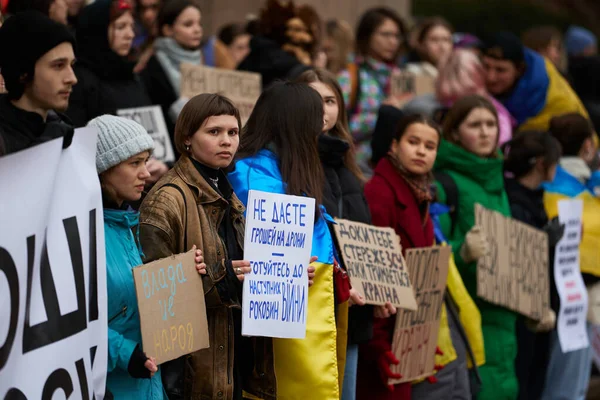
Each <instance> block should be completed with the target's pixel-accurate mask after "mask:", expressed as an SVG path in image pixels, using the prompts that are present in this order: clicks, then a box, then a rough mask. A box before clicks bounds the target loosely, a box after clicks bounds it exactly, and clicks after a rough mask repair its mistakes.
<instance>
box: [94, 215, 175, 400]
mask: <svg viewBox="0 0 600 400" xmlns="http://www.w3.org/2000/svg"><path fill="white" fill-rule="evenodd" d="M138 223H139V213H137V212H134V211H124V210H113V209H105V210H104V236H105V242H106V286H107V292H108V375H107V377H106V386H107V387H108V390H110V392H111V393H112V394H113V395H114V397H115V399H128V400H133V399H140V400H142V399H143V400H146V399H150V400H158V399H166V396H163V386H162V382H161V378H160V369H159V371H158V372H157V373H156V374H154V377H152V378H151V379H136V378H133V377H131V376H130V375H129V373H128V372H127V366H128V365H129V359H130V358H131V354H132V353H133V350H134V349H135V347H136V346H137V345H138V344H139V345H140V347H141V345H142V333H141V328H140V316H139V312H138V305H137V298H136V295H135V285H134V283H133V273H132V269H133V267H137V266H138V265H141V264H142V258H141V256H140V254H141V250H140V248H139V246H138V244H137V241H136V240H135V238H134V236H133V233H132V230H131V229H132V228H133V227H136V226H137V225H138Z"/></svg>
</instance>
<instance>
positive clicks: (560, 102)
mask: <svg viewBox="0 0 600 400" xmlns="http://www.w3.org/2000/svg"><path fill="white" fill-rule="evenodd" d="M525 64H526V69H525V72H524V74H523V76H522V77H521V78H520V79H519V82H518V83H517V85H516V87H515V89H514V90H513V92H512V93H511V95H510V96H509V97H508V98H506V99H504V100H503V101H502V103H503V104H504V106H505V107H506V109H507V110H508V111H509V112H510V113H511V115H512V116H513V117H514V118H515V119H516V120H517V123H518V125H519V130H543V131H546V130H548V127H549V124H550V120H551V119H552V118H553V117H556V116H559V115H563V114H567V113H578V114H581V115H583V116H585V117H586V118H587V117H588V113H587V111H586V110H585V107H584V106H583V104H582V103H581V100H579V97H577V94H575V92H574V91H573V89H572V88H571V86H570V85H569V83H568V82H567V81H566V80H565V78H563V77H562V75H561V74H560V72H559V71H558V70H557V69H556V67H555V66H554V65H553V64H552V62H550V61H549V60H547V59H545V58H544V57H542V56H541V55H539V54H538V53H536V52H534V51H532V50H530V49H525Z"/></svg>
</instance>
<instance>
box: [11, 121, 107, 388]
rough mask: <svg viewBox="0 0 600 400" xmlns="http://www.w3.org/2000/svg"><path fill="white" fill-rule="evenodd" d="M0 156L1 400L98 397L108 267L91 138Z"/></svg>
mask: <svg viewBox="0 0 600 400" xmlns="http://www.w3.org/2000/svg"><path fill="white" fill-rule="evenodd" d="M62 141H63V140H62V139H56V140H53V141H51V142H48V143H44V144H40V145H38V146H35V147H33V148H31V149H28V150H24V151H22V152H18V153H15V154H11V155H8V156H5V157H0V194H1V195H0V398H1V399H43V400H46V399H48V400H50V399H58V398H63V399H64V398H68V399H70V400H72V399H86V400H87V399H92V398H96V399H102V398H103V397H104V391H105V387H106V371H107V357H108V350H107V322H106V260H105V250H104V225H103V215H102V201H101V195H100V184H99V182H98V175H97V173H96V163H95V160H96V131H95V130H94V129H90V128H85V129H80V130H77V131H76V133H75V136H74V138H73V142H72V144H71V145H70V146H69V147H68V148H67V149H64V150H63V149H62Z"/></svg>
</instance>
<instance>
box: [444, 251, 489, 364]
mask: <svg viewBox="0 0 600 400" xmlns="http://www.w3.org/2000/svg"><path fill="white" fill-rule="evenodd" d="M446 285H447V288H448V291H449V292H450V295H451V296H452V298H453V299H454V302H455V303H456V305H457V306H458V309H459V311H460V313H459V318H460V323H461V324H462V326H463V329H464V330H465V333H466V335H467V339H468V340H469V344H470V345H471V349H472V350H473V356H474V357H475V361H476V363H477V366H481V365H483V364H485V351H484V348H483V332H482V331H481V314H480V313H479V309H478V308H477V306H476V305H475V302H474V301H473V299H472V298H471V296H470V295H469V292H467V288H466V287H465V284H464V283H463V280H462V278H461V277H460V273H459V272H458V268H456V264H455V263H454V254H452V255H450V265H449V268H448V281H447V283H446ZM446 324H448V321H447V319H446ZM438 343H439V339H438ZM440 350H442V351H444V349H443V348H441V347H440ZM437 357H441V356H437ZM437 361H438V359H437V358H436V362H437ZM468 362H469V368H471V367H472V366H473V365H472V363H471V360H470V359H468Z"/></svg>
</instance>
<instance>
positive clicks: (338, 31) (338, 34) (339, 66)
mask: <svg viewBox="0 0 600 400" xmlns="http://www.w3.org/2000/svg"><path fill="white" fill-rule="evenodd" d="M325 30H326V34H327V36H328V37H329V40H331V41H332V42H333V43H334V46H335V47H334V50H335V51H334V54H332V55H330V57H329V58H328V59H327V69H328V70H329V71H330V72H332V73H334V74H337V73H338V72H340V71H342V70H343V69H345V68H346V66H347V65H348V62H349V60H350V54H351V53H352V50H353V49H354V32H352V27H351V26H350V24H349V23H348V22H346V21H343V20H336V19H332V20H329V21H327V23H326V24H325Z"/></svg>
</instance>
